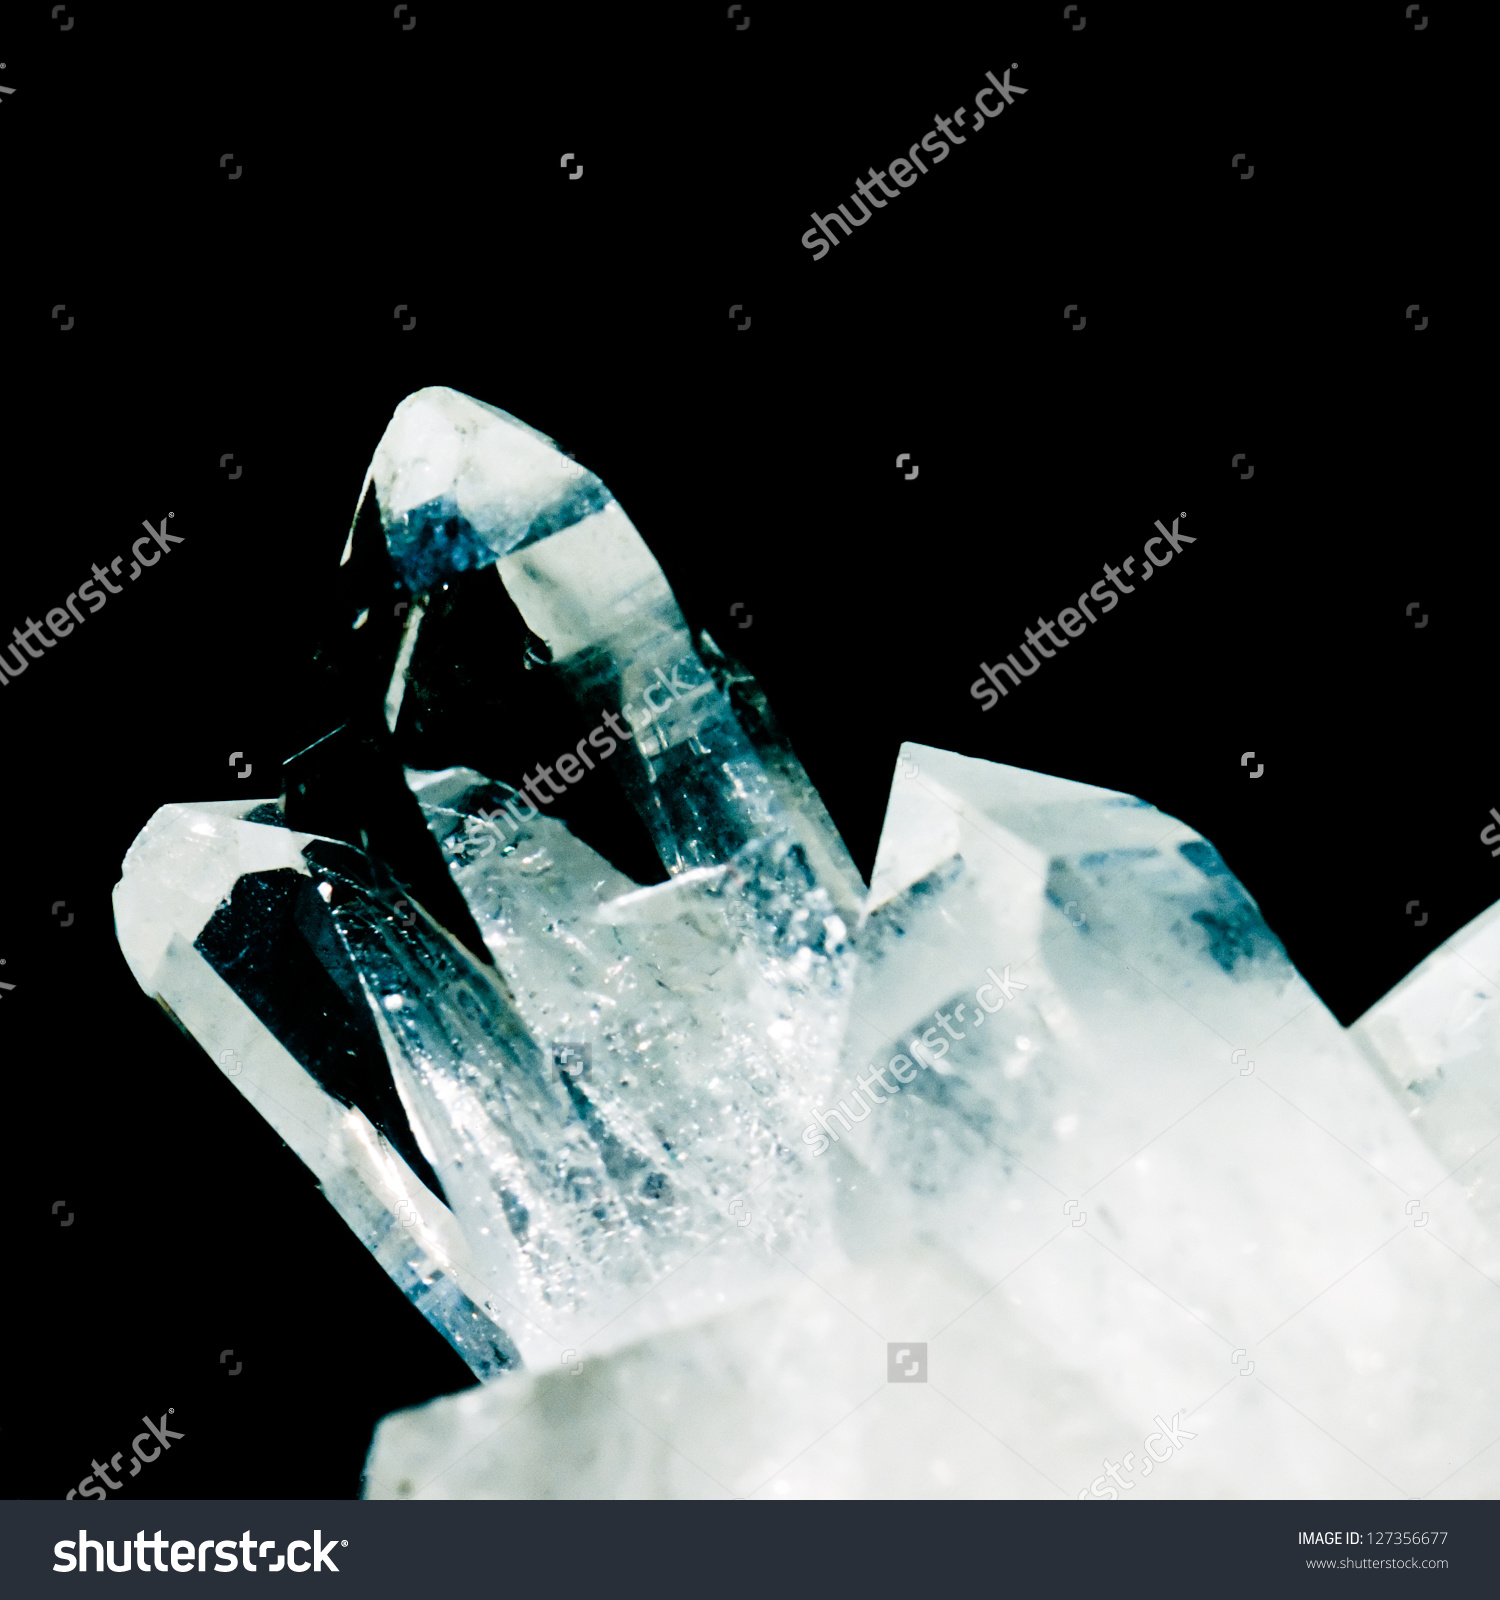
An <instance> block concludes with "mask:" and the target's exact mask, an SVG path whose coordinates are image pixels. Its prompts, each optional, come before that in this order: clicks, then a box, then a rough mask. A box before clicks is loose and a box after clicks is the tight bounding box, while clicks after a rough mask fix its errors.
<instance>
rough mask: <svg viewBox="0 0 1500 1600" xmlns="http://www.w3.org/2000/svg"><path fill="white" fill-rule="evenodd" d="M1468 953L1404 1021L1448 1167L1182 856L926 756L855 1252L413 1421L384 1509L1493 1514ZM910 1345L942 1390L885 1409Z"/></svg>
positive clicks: (1477, 1050) (876, 911) (903, 811)
mask: <svg viewBox="0 0 1500 1600" xmlns="http://www.w3.org/2000/svg"><path fill="white" fill-rule="evenodd" d="M1473 933H1474V937H1473V938H1471V939H1470V940H1469V941H1468V942H1467V943H1463V942H1462V941H1460V942H1459V943H1461V944H1462V949H1463V951H1464V953H1465V958H1466V959H1467V958H1469V957H1474V958H1477V959H1476V960H1472V961H1470V962H1469V965H1470V966H1471V967H1472V969H1473V970H1472V972H1471V973H1469V974H1468V975H1465V976H1464V977H1463V978H1462V980H1460V979H1459V978H1458V977H1457V976H1456V975H1455V971H1454V969H1453V967H1452V963H1451V962H1450V963H1448V964H1447V966H1446V968H1445V965H1444V963H1443V962H1435V963H1434V964H1433V969H1434V970H1435V971H1437V972H1438V973H1439V974H1443V973H1446V975H1445V976H1444V977H1443V980H1442V981H1443V982H1444V983H1446V984H1447V989H1446V990H1445V992H1444V994H1443V995H1442V996H1439V997H1437V998H1435V999H1432V998H1430V997H1429V1002H1428V1003H1427V1006H1426V1015H1425V1016H1424V1017H1418V1014H1417V1013H1418V1010H1419V1008H1418V1007H1417V1006H1416V1004H1415V1001H1413V1003H1412V1004H1406V1005H1403V1004H1401V1003H1399V1002H1400V1001H1401V991H1398V992H1397V995H1396V996H1394V997H1393V999H1394V1000H1395V1001H1397V1002H1398V1003H1397V1004H1396V1005H1395V1006H1394V1008H1393V1009H1394V1012H1395V1013H1397V1014H1399V1015H1400V1017H1401V1018H1402V1019H1403V1020H1402V1025H1403V1026H1404V1027H1406V1028H1407V1029H1408V1030H1409V1031H1408V1032H1407V1035H1406V1037H1407V1040H1408V1044H1407V1047H1406V1048H1408V1050H1409V1051H1415V1056H1416V1057H1419V1056H1421V1055H1422V1053H1423V1052H1424V1051H1425V1052H1426V1055H1427V1056H1428V1057H1431V1058H1432V1059H1430V1060H1428V1062H1427V1065H1426V1066H1425V1068H1423V1074H1425V1077H1426V1078H1427V1079H1428V1080H1429V1081H1430V1080H1435V1079H1437V1075H1438V1065H1439V1060H1438V1058H1441V1061H1442V1062H1443V1063H1445V1064H1446V1067H1445V1070H1446V1071H1447V1072H1448V1073H1449V1075H1450V1077H1451V1076H1452V1075H1453V1068H1454V1066H1460V1067H1461V1068H1462V1071H1463V1073H1464V1074H1465V1077H1464V1081H1463V1082H1462V1083H1457V1082H1455V1084H1454V1087H1455V1089H1456V1090H1457V1091H1458V1092H1457V1094H1456V1095H1455V1097H1454V1106H1453V1115H1454V1117H1455V1119H1459V1118H1461V1117H1462V1116H1463V1114H1464V1113H1465V1110H1467V1112H1468V1114H1469V1115H1470V1116H1472V1117H1474V1118H1475V1119H1476V1120H1477V1122H1478V1123H1479V1126H1478V1128H1477V1130H1476V1131H1475V1132H1474V1133H1473V1134H1472V1135H1470V1136H1467V1137H1465V1138H1463V1139H1459V1137H1458V1121H1457V1120H1455V1121H1454V1122H1453V1123H1452V1124H1451V1126H1448V1125H1445V1127H1444V1128H1443V1129H1440V1130H1439V1131H1438V1133H1437V1136H1436V1138H1435V1139H1432V1138H1431V1137H1429V1138H1424V1137H1423V1136H1422V1135H1421V1134H1420V1133H1419V1132H1418V1131H1417V1130H1418V1126H1419V1124H1420V1122H1421V1120H1422V1119H1421V1118H1415V1119H1414V1118H1413V1117H1412V1116H1411V1114H1410V1112H1411V1110H1412V1109H1413V1107H1412V1106H1411V1105H1410V1103H1408V1104H1407V1105H1403V1104H1402V1103H1401V1101H1400V1100H1399V1099H1398V1097H1397V1095H1396V1094H1394V1093H1393V1092H1392V1088H1391V1086H1390V1082H1389V1081H1388V1080H1389V1073H1388V1069H1387V1067H1386V1066H1384V1065H1382V1066H1380V1067H1379V1068H1376V1067H1373V1066H1372V1065H1371V1063H1370V1061H1369V1059H1368V1058H1367V1055H1366V1053H1365V1049H1364V1048H1362V1046H1361V1044H1360V1042H1359V1041H1358V1040H1357V1039H1356V1038H1354V1037H1351V1033H1350V1032H1348V1031H1346V1030H1344V1029H1343V1028H1341V1027H1340V1026H1339V1024H1338V1023H1337V1021H1336V1020H1335V1019H1334V1018H1333V1017H1332V1016H1331V1015H1330V1014H1329V1013H1328V1011H1327V1010H1326V1008H1325V1007H1324V1006H1323V1005H1322V1004H1321V1002H1320V1001H1319V1000H1318V999H1317V997H1316V995H1314V994H1313V993H1312V991H1311V990H1310V989H1309V988H1308V987H1307V985H1306V983H1305V982H1304V981H1303V980H1302V979H1301V977H1300V976H1299V975H1298V974H1297V972H1296V970H1295V968H1294V967H1293V966H1292V965H1291V963H1290V961H1289V960H1288V959H1287V957H1286V954H1285V952H1284V950H1283V949H1282V947H1281V946H1280V944H1279V942H1278V941H1277V940H1276V938H1275V936H1274V935H1273V934H1272V933H1271V932H1270V930H1269V929H1268V928H1267V927H1266V925H1265V923H1264V921H1263V920H1262V918H1261V916H1260V913H1259V910H1258V908H1257V907H1256V906H1255V903H1254V901H1253V900H1252V899H1251V898H1250V896H1249V895H1248V894H1247V893H1246V891H1245V890H1244V888H1243V887H1242V886H1241V885H1240V884H1239V883H1238V881H1237V880H1236V879H1235V878H1234V877H1233V876H1232V874H1231V873H1230V871H1229V869H1228V868H1227V867H1226V865H1225V864H1224V863H1223V861H1222V860H1221V859H1220V858H1219V856H1218V854H1217V852H1216V851H1214V850H1213V848H1212V846H1211V845H1209V844H1208V843H1207V841H1205V840H1203V839H1202V838H1201V837H1200V836H1199V835H1197V834H1195V833H1194V832H1193V831H1192V830H1191V829H1190V828H1188V827H1185V826H1184V825H1183V824H1181V823H1179V822H1176V821H1174V820H1173V819H1172V818H1170V817H1166V816H1163V815H1162V814H1161V813H1159V812H1157V811H1155V810H1154V809H1153V808H1151V807H1150V806H1148V805H1145V804H1144V803H1142V802H1141V801H1139V800H1136V799H1133V798H1132V797H1130V796H1128V795H1122V794H1117V793H1112V792H1110V791H1106V790H1102V789H1094V788H1090V787H1088V786H1086V785H1082V784H1076V783H1070V782H1066V781H1064V780H1061V779H1056V778H1050V777H1046V776H1044V775H1042V774H1037V773H1030V772H1024V771H1020V770H1018V769H1015V768H1009V767H1003V766H996V765H992V764H989V763H985V762H979V761H972V760H967V759H965V758H963V757H960V756H956V755H953V754H951V753H948V752H944V751H938V750H933V749H930V748H927V747H922V746H906V747H905V748H904V749H903V752H902V760H901V763H900V766H899V767H898V771H897V775H896V778H895V781H894V782H893V785H892V792H891V799H890V804H889V807H888V810H887V817H886V825H885V830H884V832H883V834H882V838H881V846H880V852H879V856H878V858H877V863H876V870H875V879H874V884H873V886H872V890H871V894H870V897H869V916H868V919H867V921H866V922H865V924H864V927H863V930H862V931H861V933H860V935H859V937H858V940H857V943H858V948H859V952H860V966H859V969H858V973H857V977H856V982H855V992H854V995H853V999H852V1001H851V1007H850V1009H851V1021H850V1027H849V1031H848V1035H847V1038H846V1043H845V1049H844V1052H843V1056H842V1060H841V1065H840V1071H839V1073H838V1075H837V1077H836V1080H835V1083H834V1085H833V1087H832V1089H831V1090H830V1098H829V1100H828V1101H826V1102H824V1107H823V1109H824V1110H825V1111H826V1109H827V1107H828V1106H831V1105H834V1104H843V1105H846V1106H847V1107H848V1108H849V1109H850V1111H851V1112H854V1118H853V1119H852V1120H851V1122H850V1125H849V1126H847V1127H842V1126H841V1125H840V1121H839V1119H838V1118H835V1117H829V1118H828V1119H827V1120H826V1121H825V1123H824V1126H826V1127H828V1128H830V1129H831V1130H832V1131H833V1132H836V1133H837V1134H838V1138H837V1140H836V1141H830V1143H829V1147H828V1148H827V1150H826V1151H825V1152H824V1154H823V1155H822V1156H821V1157H819V1158H815V1159H817V1160H819V1161H821V1163H822V1164H824V1165H826V1166H827V1167H828V1168H829V1170H830V1172H831V1173H833V1174H834V1200H835V1227H836V1230H837V1236H838V1242H839V1245H840V1246H841V1258H840V1257H829V1256H824V1257H823V1258H821V1259H818V1260H814V1259H813V1258H812V1257H811V1256H810V1255H803V1254H801V1253H800V1252H799V1250H798V1249H797V1247H796V1246H795V1244H793V1245H790V1246H788V1247H787V1248H786V1250H785V1251H784V1257H785V1259H784V1263H783V1271H782V1273H781V1276H780V1278H779V1280H778V1281H777V1282H776V1285H775V1293H774V1295H771V1296H768V1297H765V1298H762V1299H760V1300H758V1301H756V1302H755V1303H753V1304H747V1305H745V1306H744V1307H742V1308H740V1309H738V1310H733V1311H730V1312H728V1313H727V1314H726V1315H724V1316H721V1317H719V1318H715V1319H711V1320H709V1321H705V1322H702V1323H698V1324H695V1325H691V1326H689V1325H683V1324H679V1325H677V1326H676V1327H673V1328H667V1329H663V1330H662V1331H661V1332H659V1333H653V1334H649V1335H648V1336H647V1337H644V1338H642V1339H640V1340H638V1341H636V1342H634V1343H633V1344H630V1345H629V1346H627V1347H622V1348H619V1349H617V1350H615V1351H613V1352H604V1353H601V1354H600V1355H599V1356H597V1357H595V1358H594V1359H593V1360H587V1361H585V1362H584V1363H583V1364H582V1365H581V1367H578V1368H574V1367H566V1368H564V1369H562V1370H560V1371H553V1372H537V1373H533V1374H527V1375H525V1376H523V1377H517V1378H515V1379H507V1380H506V1381H505V1382H504V1383H501V1384H497V1385H492V1386H490V1387H489V1388H487V1389H485V1390H483V1391H481V1392H479V1393H476V1394H473V1395H469V1396H458V1397H454V1398H452V1399H449V1400H439V1401H435V1402H433V1403H432V1404H431V1405H430V1406H428V1407H425V1408H421V1409H419V1410H417V1411H413V1412H407V1413H404V1414H402V1415H401V1416H399V1417H396V1418H391V1419H389V1420H388V1421H387V1422H386V1423H384V1424H382V1426H381V1428H380V1429H379V1430H378V1431H377V1434H376V1438H375V1441H374V1445H373V1448H372V1451H371V1456H370V1460H369V1462H368V1465H367V1473H366V1479H367V1490H366V1492H367V1493H368V1494H370V1495H372V1496H377V1497H378V1496H393V1497H402V1496H407V1495H427V1496H434V1497H445V1496H450V1495H452V1496H471V1495H500V1496H523V1497H524V1496H537V1497H554V1496H569V1495H573V1496H591V1495H631V1494H640V1495H671V1496H687V1497H699V1496H708V1497H713V1496H725V1495H758V1496H762V1497H768V1498H774V1497H777V1496H782V1495H833V1496H854V1495H877V1496H882V1497H885V1496H906V1495H926V1496H938V1497H947V1496H951V1495H953V1494H955V1493H957V1494H964V1495H976V1496H986V1495H994V1496H1005V1497H1017V1496H1019V1497H1034V1496H1054V1497H1055V1496H1059V1495H1060V1496H1065V1497H1068V1498H1074V1497H1082V1498H1098V1497H1100V1495H1101V1493H1102V1492H1103V1491H1102V1490H1101V1489H1100V1488H1099V1487H1098V1486H1099V1485H1100V1484H1105V1485H1109V1486H1112V1480H1110V1479H1108V1478H1103V1477H1101V1476H1100V1474H1101V1462H1113V1463H1115V1464H1117V1465H1121V1464H1123V1466H1122V1477H1123V1478H1124V1480H1125V1484H1124V1485H1122V1486H1121V1487H1120V1488H1119V1489H1118V1490H1117V1493H1118V1494H1119V1495H1120V1497H1121V1498H1157V1497H1184V1496H1187V1497H1199V1496H1201V1497H1208V1496H1213V1497H1228V1496H1256V1497H1271V1498H1277V1497H1293V1496H1299V1497H1300V1496H1313V1497H1338V1496H1344V1497H1349V1498H1381V1497H1385V1496H1389V1495H1392V1494H1402V1495H1421V1494H1428V1493H1432V1492H1434V1491H1439V1492H1441V1493H1443V1494H1457V1495H1461V1496H1462V1495H1490V1496H1492V1495H1494V1494H1496V1493H1497V1492H1500V1476H1497V1474H1500V1459H1497V1452H1496V1451H1495V1450H1494V1449H1493V1448H1492V1445H1493V1441H1494V1439H1495V1437H1496V1434H1497V1433H1500V1381H1497V1379H1496V1377H1495V1373H1494V1365H1493V1359H1492V1354H1491V1352H1492V1351H1493V1349H1494V1346H1495V1342H1496V1340H1497V1338H1500V1290H1497V1288H1496V1283H1497V1282H1500V1255H1497V1250H1496V1242H1495V1235H1494V1233H1493V1232H1492V1231H1490V1230H1488V1229H1486V1228H1485V1226H1484V1225H1483V1223H1482V1221H1481V1219H1480V1218H1479V1217H1477V1216H1476V1215H1475V1212H1474V1210H1473V1208H1472V1207H1471V1206H1470V1205H1469V1204H1468V1202H1467V1200H1466V1198H1465V1195H1464V1192H1463V1186H1462V1185H1461V1184H1460V1183H1458V1182H1455V1181H1450V1180H1451V1177H1452V1172H1451V1163H1452V1162H1453V1161H1456V1160H1458V1159H1461V1158H1462V1157H1464V1156H1465V1155H1466V1154H1468V1153H1469V1151H1470V1149H1471V1147H1472V1146H1473V1144H1474V1143H1475V1141H1476V1140H1477V1139H1479V1138H1481V1137H1483V1136H1484V1133H1485V1128H1486V1126H1487V1119H1488V1117H1489V1113H1490V1111H1491V1110H1492V1107H1491V1106H1490V1105H1489V1097H1490V1096H1492V1093H1493V1084H1494V1082H1495V1074H1496V1072H1497V1068H1500V1063H1497V1061H1496V1059H1495V1055H1494V1051H1493V1045H1492V1042H1489V1041H1488V1039H1487V1034H1486V1033H1485V1029H1484V1022H1485V1019H1486V1018H1487V1017H1488V1013H1489V1009H1490V1007H1491V1000H1492V995H1493V987H1492V985H1490V983H1489V979H1488V976H1487V968H1488V966H1490V965H1492V959H1493V958H1492V956H1491V955H1490V953H1489V946H1488V944H1485V943H1484V938H1485V937H1487V935H1486V934H1485V930H1484V929H1482V928H1476V929H1475V930H1473ZM1418 976H1419V978H1420V974H1419V975H1418ZM1421 987H1422V985H1421V983H1420V982H1417V983H1416V984H1414V988H1417V989H1420V988H1421ZM1450 991H1451V992H1450ZM1434 993H1435V990H1434ZM1434 1008H1435V1009H1434ZM1387 1009H1388V1010H1390V1009H1392V1008H1387ZM1380 1010H1381V1008H1376V1011H1377V1013H1378V1012H1380ZM1439 1013H1441V1016H1442V1017H1443V1019H1444V1021H1443V1026H1442V1029H1440V1030H1439V1029H1435V1028H1434V1026H1433V1020H1432V1019H1433V1018H1434V1017H1436V1016H1437V1015H1438V1014H1439ZM939 1019H946V1024H945V1023H944V1021H942V1020H939ZM1439 1035H1441V1036H1439ZM958 1036H961V1037H958ZM1423 1040H1425V1041H1426V1042H1425V1043H1423V1042H1421V1041H1423ZM924 1054H925V1055H926V1056H927V1058H928V1059H927V1060H926V1061H925V1062H924V1061H923V1059H922V1058H923V1056H924ZM903 1059H904V1060H905V1061H906V1062H907V1063H908V1065H907V1066H904V1067H901V1068H900V1070H899V1071H898V1070H897V1068H896V1066H895V1065H893V1063H898V1062H900V1061H901V1060H903ZM1414 1059H1415V1057H1414ZM882 1067H883V1068H884V1069H885V1079H884V1087H882V1085H881V1082H879V1081H877V1080H875V1079H874V1078H872V1076H871V1072H872V1069H878V1068H882ZM903 1073H904V1074H906V1075H907V1076H909V1079H910V1081H909V1082H907V1083H905V1084H904V1085H903V1086H902V1087H901V1088H900V1089H899V1091H897V1092H887V1091H888V1090H890V1089H891V1088H892V1087H893V1085H894V1081H895V1080H896V1079H899V1078H900V1077H901V1076H902V1074H903ZM1421 1075H1422V1074H1419V1076H1421ZM1412 1081H1413V1080H1412V1075H1411V1074H1410V1073H1408V1074H1407V1076H1406V1078H1405V1079H1403V1080H1402V1087H1403V1092H1408V1093H1409V1090H1407V1088H1406V1086H1407V1084H1409V1083H1410V1082H1412ZM1447 1082H1448V1079H1447V1078H1445V1079H1443V1080H1442V1082H1441V1083H1439V1084H1438V1086H1437V1087H1436V1089H1435V1090H1432V1089H1429V1091H1428V1093H1427V1098H1426V1100H1425V1101H1424V1102H1423V1106H1424V1115H1426V1114H1427V1108H1429V1107H1433V1106H1440V1105H1441V1103H1442V1100H1443V1096H1444V1094H1445V1093H1446V1092H1447ZM861 1085H864V1086H873V1089H874V1093H873V1094H871V1093H869V1092H868V1089H866V1091H865V1098H864V1099H863V1100H857V1099H856V1098H855V1091H856V1089H857V1088H858V1087H859V1086H861ZM876 1095H879V1096H883V1098H882V1099H879V1100H876V1098H875V1096H876ZM1445 1140H1446V1141H1447V1142H1446V1143H1445V1142H1444V1141H1445ZM1435 1145H1436V1146H1437V1147H1438V1148H1435ZM918 1343H919V1344H921V1345H923V1346H925V1352H926V1359H927V1362H928V1367H927V1372H926V1377H925V1378H924V1380H923V1382H924V1383H926V1384H930V1387H923V1386H922V1384H912V1385H911V1386H909V1387H908V1386H906V1385H895V1384H890V1383H889V1381H888V1374H889V1370H890V1369H889V1367H888V1365H887V1363H888V1361H889V1360H890V1359H891V1356H892V1351H893V1350H895V1349H901V1348H905V1349H907V1351H908V1354H909V1353H910V1349H911V1347H912V1346H913V1345H914V1344H918ZM1164 1427H1165V1428H1168V1429H1175V1430H1176V1432H1175V1436H1176V1437H1177V1438H1178V1439H1179V1441H1180V1442H1179V1444H1178V1445H1177V1446H1176V1447H1175V1448H1172V1447H1167V1448H1166V1453H1165V1455H1163V1454H1162V1450H1163V1446H1164V1436H1163V1435H1162V1433H1161V1431H1160V1430H1161V1429H1163V1428H1164ZM1148 1441H1151V1443H1150V1445H1149V1448H1148ZM1127 1486H1128V1487H1127Z"/></svg>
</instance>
